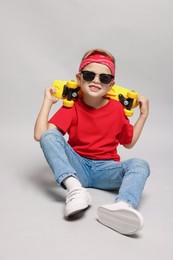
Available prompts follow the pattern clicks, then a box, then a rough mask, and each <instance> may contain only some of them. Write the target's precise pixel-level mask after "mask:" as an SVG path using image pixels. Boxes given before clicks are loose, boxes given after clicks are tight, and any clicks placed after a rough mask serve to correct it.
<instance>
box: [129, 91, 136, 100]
mask: <svg viewBox="0 0 173 260" xmlns="http://www.w3.org/2000/svg"><path fill="white" fill-rule="evenodd" d="M127 96H128V98H132V99H136V98H137V97H138V93H137V92H136V91H133V90H131V91H129V92H128V93H127Z"/></svg>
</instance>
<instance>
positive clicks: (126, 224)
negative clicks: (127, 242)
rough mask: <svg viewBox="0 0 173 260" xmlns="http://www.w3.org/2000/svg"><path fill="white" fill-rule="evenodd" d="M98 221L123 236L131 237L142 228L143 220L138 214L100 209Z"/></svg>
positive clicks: (120, 210) (124, 210) (122, 210)
mask: <svg viewBox="0 0 173 260" xmlns="http://www.w3.org/2000/svg"><path fill="white" fill-rule="evenodd" d="M98 220H99V222H100V223H102V224H103V225H105V226H107V227H109V228H111V229H114V230H115V231H117V232H119V233H120V234H123V235H133V234H135V233H136V232H137V231H139V230H140V229H141V228H142V227H143V218H142V217H141V216H140V214H137V213H136V212H133V211H129V210H126V209H118V210H109V209H105V208H102V207H100V208H99V209H98Z"/></svg>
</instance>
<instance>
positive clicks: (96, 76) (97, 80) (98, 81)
mask: <svg viewBox="0 0 173 260" xmlns="http://www.w3.org/2000/svg"><path fill="white" fill-rule="evenodd" d="M93 82H95V83H100V76H99V75H98V74H96V75H95V77H94V79H93Z"/></svg>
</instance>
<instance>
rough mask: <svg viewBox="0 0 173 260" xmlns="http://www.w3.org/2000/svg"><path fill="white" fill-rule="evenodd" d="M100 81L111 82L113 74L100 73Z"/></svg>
mask: <svg viewBox="0 0 173 260" xmlns="http://www.w3.org/2000/svg"><path fill="white" fill-rule="evenodd" d="M100 81H101V82H102V83H103V84H109V83H111V81H112V75H109V74H100Z"/></svg>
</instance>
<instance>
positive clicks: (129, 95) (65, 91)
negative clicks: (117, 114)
mask: <svg viewBox="0 0 173 260" xmlns="http://www.w3.org/2000/svg"><path fill="white" fill-rule="evenodd" d="M52 86H53V87H54V88H55V89H56V92H55V93H54V94H53V95H54V96H55V97H57V98H60V99H63V105H64V106H65V107H72V106H73V105H74V102H75V100H77V98H78V97H82V91H80V87H79V86H78V83H77V82H76V81H73V80H68V81H63V80H54V81H53V83H52ZM106 97H108V98H112V99H115V100H117V101H119V102H120V103H121V104H122V105H123V107H124V112H125V114H126V116H128V117H130V116H132V115H133V110H132V108H135V107H136V106H137V97H138V93H137V92H136V91H133V90H129V89H127V88H123V87H120V86H117V85H114V86H113V87H112V88H111V90H109V91H108V92H107V93H106Z"/></svg>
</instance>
